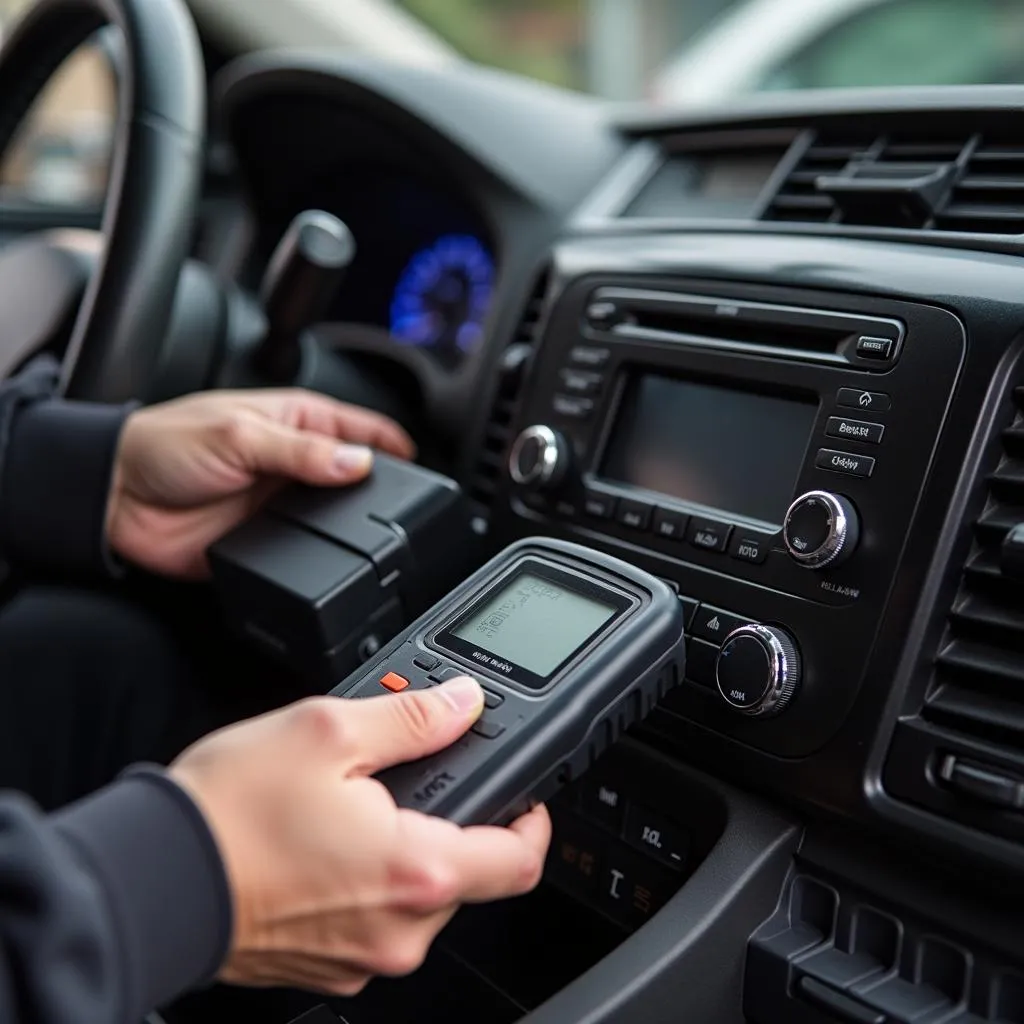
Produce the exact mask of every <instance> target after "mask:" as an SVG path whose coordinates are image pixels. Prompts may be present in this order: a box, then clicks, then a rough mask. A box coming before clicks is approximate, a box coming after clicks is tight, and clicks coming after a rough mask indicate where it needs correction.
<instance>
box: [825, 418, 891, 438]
mask: <svg viewBox="0 0 1024 1024" xmlns="http://www.w3.org/2000/svg"><path fill="white" fill-rule="evenodd" d="M825 433H826V434H827V435H828V436H829V437H845V438H847V439H848V440H850V441H862V442H863V443H864V444H881V443H882V435H883V434H885V427H884V426H883V425H882V424H881V423H868V422H867V421H865V420H848V419H847V418H846V417H845V416H832V417H830V418H829V421H828V425H827V426H826V427H825Z"/></svg>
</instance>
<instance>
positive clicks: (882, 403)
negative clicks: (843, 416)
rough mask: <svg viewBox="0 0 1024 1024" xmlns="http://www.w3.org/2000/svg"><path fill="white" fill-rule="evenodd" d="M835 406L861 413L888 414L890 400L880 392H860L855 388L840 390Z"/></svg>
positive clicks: (890, 405) (890, 404)
mask: <svg viewBox="0 0 1024 1024" xmlns="http://www.w3.org/2000/svg"><path fill="white" fill-rule="evenodd" d="M836 404H837V405H838V406H839V407H840V408H842V409H860V410H861V411H862V412H888V411H889V410H890V409H891V408H892V399H891V398H890V397H889V396H888V395H885V394H882V393H881V392H880V391H860V390H858V389H857V388H840V389H839V394H838V395H837V396H836Z"/></svg>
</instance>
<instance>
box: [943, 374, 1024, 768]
mask: <svg viewBox="0 0 1024 1024" xmlns="http://www.w3.org/2000/svg"><path fill="white" fill-rule="evenodd" d="M1013 397H1014V405H1015V407H1016V413H1015V417H1014V420H1013V422H1012V424H1011V425H1010V426H1009V427H1008V428H1007V429H1006V430H1004V431H1003V434H1002V454H1001V458H1000V461H999V464H998V466H997V467H996V469H995V471H994V472H993V473H992V474H991V475H990V476H989V478H988V481H987V483H988V491H987V500H986V503H985V507H984V510H983V512H982V514H981V516H980V517H979V519H978V520H977V521H976V522H975V524H974V544H973V545H972V550H971V553H970V555H969V556H968V560H967V564H966V566H965V569H964V574H963V578H962V580H961V583H960V589H959V592H958V594H957V596H956V600H955V602H954V604H953V608H952V611H951V613H950V617H949V625H948V629H947V635H946V637H945V640H944V642H943V646H942V649H941V650H940V652H939V655H938V658H937V661H936V665H935V676H934V680H933V683H932V686H931V688H930V690H929V693H928V695H927V698H926V701H925V707H924V717H925V718H926V719H928V720H929V721H932V722H934V723H936V724H939V725H942V726H945V727H948V728H953V729H955V730H956V731H957V732H964V733H969V734H972V735H975V736H977V737H979V738H982V739H985V740H987V741H990V742H992V743H996V744H1000V745H1003V746H1009V747H1011V748H1012V749H1013V750H1014V751H1018V752H1022V753H1024V580H1020V579H1016V578H1014V577H1013V576H1010V575H1008V574H1006V573H1005V572H1004V571H1003V570H1002V568H1001V557H1000V556H1001V550H1002V546H1003V541H1004V540H1005V539H1006V537H1007V535H1008V534H1009V532H1010V530H1011V529H1012V528H1013V527H1014V526H1016V525H1017V524H1018V523H1021V522H1024V388H1020V387H1018V388H1017V389H1016V390H1015V391H1014V396H1013Z"/></svg>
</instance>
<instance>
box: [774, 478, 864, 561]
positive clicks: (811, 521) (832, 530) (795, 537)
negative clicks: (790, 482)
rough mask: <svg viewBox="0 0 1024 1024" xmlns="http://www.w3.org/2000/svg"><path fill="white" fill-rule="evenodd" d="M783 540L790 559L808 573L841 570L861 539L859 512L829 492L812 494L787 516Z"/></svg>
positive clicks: (802, 499)
mask: <svg viewBox="0 0 1024 1024" xmlns="http://www.w3.org/2000/svg"><path fill="white" fill-rule="evenodd" d="M782 536H783V540H784V541H785V542H786V549H787V550H788V551H789V553H790V556H791V557H792V558H793V560H794V561H795V562H796V563H797V564H798V565H802V566H803V567H804V568H805V569H824V568H825V567H826V566H829V567H832V566H837V565H839V564H840V563H841V562H844V561H846V559H847V558H849V557H850V555H851V554H853V551H854V548H856V547H857V541H858V540H859V539H860V520H859V518H858V516H857V510H856V509H855V508H854V507H853V505H852V504H851V503H850V502H849V501H848V500H847V499H846V498H842V497H840V496H839V495H838V494H830V493H829V492H828V491H810V492H808V493H807V494H804V495H802V496H801V497H799V498H797V499H796V501H794V502H793V504H792V505H791V506H790V508H789V511H788V512H787V513H786V523H785V526H783V528H782Z"/></svg>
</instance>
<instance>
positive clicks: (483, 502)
mask: <svg viewBox="0 0 1024 1024" xmlns="http://www.w3.org/2000/svg"><path fill="white" fill-rule="evenodd" d="M549 283H550V270H549V269H545V270H544V271H542V272H541V273H540V274H538V275H537V279H536V281H535V282H534V285H533V288H532V289H531V292H530V297H529V299H528V300H527V302H526V306H525V308H524V310H523V313H522V315H521V317H520V319H519V323H518V325H517V326H516V330H515V333H514V334H513V335H512V339H511V340H510V342H509V345H508V347H507V348H506V349H505V351H504V353H503V354H502V358H501V363H500V365H499V368H498V383H497V387H496V389H495V393H494V398H493V399H492V405H491V410H490V415H489V416H488V417H487V422H486V424H485V426H484V433H483V437H482V439H481V444H480V448H479V451H480V454H479V456H478V458H477V462H476V465H475V467H474V470H473V477H472V480H471V481H470V487H469V496H470V498H471V499H472V500H473V501H474V502H475V503H476V504H477V505H479V506H482V508H483V509H484V510H486V509H489V508H490V506H491V504H492V502H493V501H494V498H495V495H496V494H497V490H498V484H499V482H500V479H501V475H502V472H503V470H504V465H505V455H506V453H507V451H508V448H509V445H510V444H511V441H512V436H511V434H512V420H513V417H514V415H515V410H516V405H517V402H518V400H519V393H520V389H521V387H522V383H523V379H524V377H525V374H526V372H527V370H528V368H529V363H530V360H531V358H532V356H533V353H534V351H535V349H536V347H537V343H538V341H539V340H540V330H541V319H542V317H543V314H544V304H545V300H546V298H547V293H548V285H549Z"/></svg>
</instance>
